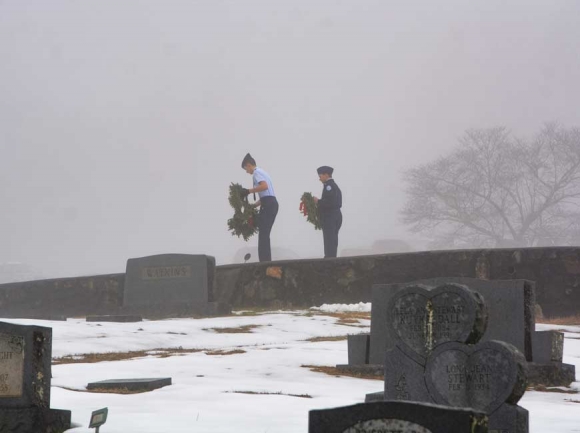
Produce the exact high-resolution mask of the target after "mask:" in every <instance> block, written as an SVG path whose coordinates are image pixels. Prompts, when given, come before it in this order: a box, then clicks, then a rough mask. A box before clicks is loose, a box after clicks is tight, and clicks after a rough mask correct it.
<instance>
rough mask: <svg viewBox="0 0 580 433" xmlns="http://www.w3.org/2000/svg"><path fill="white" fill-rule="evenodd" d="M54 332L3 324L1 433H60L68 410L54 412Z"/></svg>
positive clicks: (0, 332) (66, 424)
mask: <svg viewBox="0 0 580 433" xmlns="http://www.w3.org/2000/svg"><path fill="white" fill-rule="evenodd" d="M51 362H52V329H50V328H45V327H41V326H22V325H15V324H11V323H5V322H0V432H11V433H37V432H41V431H42V432H47V433H60V432H63V431H65V430H67V429H68V428H70V417H71V413H70V411H68V410H58V409H50V381H51Z"/></svg>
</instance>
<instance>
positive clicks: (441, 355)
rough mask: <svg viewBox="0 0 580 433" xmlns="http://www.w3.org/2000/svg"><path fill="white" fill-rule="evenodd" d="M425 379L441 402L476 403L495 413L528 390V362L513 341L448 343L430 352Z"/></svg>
mask: <svg viewBox="0 0 580 433" xmlns="http://www.w3.org/2000/svg"><path fill="white" fill-rule="evenodd" d="M425 383H426V384H427V389H428V390H429V394H430V395H431V397H432V398H433V400H434V401H435V402H436V403H437V404H443V405H448V406H453V407H472V408H474V409H477V410H481V411H483V412H485V413H488V414H490V413H492V412H494V411H495V410H496V409H497V408H499V407H500V406H501V405H502V404H504V403H506V402H507V403H510V404H516V403H517V402H518V401H519V400H520V398H521V397H522V395H523V394H524V392H525V390H526V383H527V363H526V360H525V359H524V356H523V355H522V354H521V353H520V352H519V351H518V350H517V349H516V348H515V347H514V346H512V345H511V344H508V343H504V342H502V341H486V342H483V343H479V344H476V345H466V344H460V343H445V344H442V345H440V346H439V347H437V348H436V349H435V350H434V351H433V353H432V354H431V355H430V356H429V359H428V361H427V365H426V366H425Z"/></svg>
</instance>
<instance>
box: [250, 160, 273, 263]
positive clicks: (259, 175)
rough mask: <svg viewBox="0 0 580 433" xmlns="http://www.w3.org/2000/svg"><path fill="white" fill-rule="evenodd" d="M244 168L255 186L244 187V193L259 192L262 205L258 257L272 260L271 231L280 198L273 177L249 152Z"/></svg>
mask: <svg viewBox="0 0 580 433" xmlns="http://www.w3.org/2000/svg"><path fill="white" fill-rule="evenodd" d="M242 168H243V169H244V170H246V173H248V174H251V175H252V178H253V181H254V187H253V188H250V189H247V188H244V190H243V194H244V196H247V195H248V194H251V193H258V195H259V196H260V200H258V201H257V202H256V206H260V213H259V214H258V257H259V259H260V261H261V262H269V261H272V250H271V248H270V232H271V231H272V226H273V225H274V221H275V220H276V215H278V200H276V194H275V193H274V186H273V185H272V179H271V178H270V176H269V175H268V173H266V172H265V171H264V170H262V169H261V168H259V167H257V166H256V160H255V159H254V158H253V157H252V155H250V154H249V153H248V154H246V156H245V157H244V159H243V161H242Z"/></svg>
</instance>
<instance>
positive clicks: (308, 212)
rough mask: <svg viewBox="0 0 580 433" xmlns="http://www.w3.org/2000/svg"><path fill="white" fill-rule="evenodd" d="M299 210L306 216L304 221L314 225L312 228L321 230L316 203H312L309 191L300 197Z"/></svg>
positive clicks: (312, 199) (312, 198)
mask: <svg viewBox="0 0 580 433" xmlns="http://www.w3.org/2000/svg"><path fill="white" fill-rule="evenodd" d="M300 212H301V213H302V215H304V216H305V217H306V221H308V222H309V223H310V224H313V225H314V230H322V224H321V223H320V215H319V214H318V205H317V204H316V203H314V197H312V194H311V193H309V192H305V193H304V194H302V198H301V199H300Z"/></svg>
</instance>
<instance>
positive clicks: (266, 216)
mask: <svg viewBox="0 0 580 433" xmlns="http://www.w3.org/2000/svg"><path fill="white" fill-rule="evenodd" d="M276 215H278V200H276V197H272V196H268V197H263V198H261V199H260V213H259V214H258V257H259V259H260V261H261V262H270V261H272V249H271V248H270V232H271V231H272V226H273V225H274V221H275V220H276Z"/></svg>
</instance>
